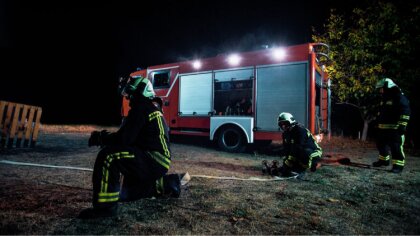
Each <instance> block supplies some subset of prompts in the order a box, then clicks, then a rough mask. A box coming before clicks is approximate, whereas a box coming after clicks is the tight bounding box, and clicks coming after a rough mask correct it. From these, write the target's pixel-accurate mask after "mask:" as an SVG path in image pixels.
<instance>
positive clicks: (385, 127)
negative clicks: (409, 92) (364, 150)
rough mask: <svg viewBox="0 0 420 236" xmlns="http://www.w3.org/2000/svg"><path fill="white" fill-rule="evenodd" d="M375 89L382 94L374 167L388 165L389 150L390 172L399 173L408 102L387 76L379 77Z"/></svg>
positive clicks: (408, 109)
mask: <svg viewBox="0 0 420 236" xmlns="http://www.w3.org/2000/svg"><path fill="white" fill-rule="evenodd" d="M376 89H379V93H381V94H382V101H381V104H380V110H379V113H378V117H377V122H378V133H377V139H376V146H377V148H378V150H379V160H378V161H376V162H374V163H373V164H372V165H373V166H374V167H380V166H388V165H389V161H390V159H391V158H390V156H389V150H390V149H391V155H392V170H391V171H392V172H393V173H401V172H402V170H403V168H404V164H405V155H404V150H403V145H404V140H405V136H404V133H405V130H406V127H407V124H408V120H409V119H410V104H409V101H408V99H407V98H406V97H405V96H404V94H403V93H402V92H401V89H400V88H399V87H398V86H397V85H396V84H395V83H394V82H393V81H392V80H391V79H389V78H385V79H381V80H380V81H378V83H377V84H376Z"/></svg>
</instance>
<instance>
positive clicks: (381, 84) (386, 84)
mask: <svg viewBox="0 0 420 236" xmlns="http://www.w3.org/2000/svg"><path fill="white" fill-rule="evenodd" d="M393 87H398V86H397V84H395V83H394V81H392V80H391V79H390V78H383V79H381V80H379V81H378V82H377V83H376V86H375V88H376V89H380V88H387V89H389V88H393Z"/></svg>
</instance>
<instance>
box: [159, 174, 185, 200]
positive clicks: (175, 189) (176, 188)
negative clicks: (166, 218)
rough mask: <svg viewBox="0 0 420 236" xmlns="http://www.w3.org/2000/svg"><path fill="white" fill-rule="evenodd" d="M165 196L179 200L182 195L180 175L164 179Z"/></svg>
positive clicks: (171, 175) (168, 176) (166, 176)
mask: <svg viewBox="0 0 420 236" xmlns="http://www.w3.org/2000/svg"><path fill="white" fill-rule="evenodd" d="M163 188H164V196H166V197H173V198H178V197H179V195H181V179H180V176H179V175H178V174H170V175H165V176H164V177H163Z"/></svg>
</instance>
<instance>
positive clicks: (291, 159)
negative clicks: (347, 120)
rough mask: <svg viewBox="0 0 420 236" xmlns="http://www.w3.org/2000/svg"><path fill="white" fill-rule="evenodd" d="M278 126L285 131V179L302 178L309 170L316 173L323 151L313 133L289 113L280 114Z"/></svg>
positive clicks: (281, 171)
mask: <svg viewBox="0 0 420 236" xmlns="http://www.w3.org/2000/svg"><path fill="white" fill-rule="evenodd" d="M278 125H279V127H280V128H281V129H282V130H283V147H284V152H285V156H286V158H285V159H284V161H283V166H282V167H280V171H279V172H280V174H281V175H282V176H284V177H289V176H294V175H298V177H299V178H302V177H303V175H304V174H305V171H306V170H307V169H310V170H311V171H316V166H317V163H318V161H319V160H320V159H321V156H322V149H321V147H319V146H318V144H317V143H316V141H315V139H314V137H313V136H312V134H311V132H310V131H309V130H308V129H306V128H305V127H304V126H303V125H301V124H299V123H298V122H296V120H295V119H294V118H293V116H292V114H290V113H287V112H282V113H280V115H279V117H278Z"/></svg>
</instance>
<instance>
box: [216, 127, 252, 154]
mask: <svg viewBox="0 0 420 236" xmlns="http://www.w3.org/2000/svg"><path fill="white" fill-rule="evenodd" d="M217 144H218V146H219V148H220V149H221V150H223V151H225V152H243V151H245V148H246V141H245V137H244V134H243V131H242V130H241V129H240V128H238V127H236V126H226V127H222V129H221V130H220V132H219V135H218V136H217Z"/></svg>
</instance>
